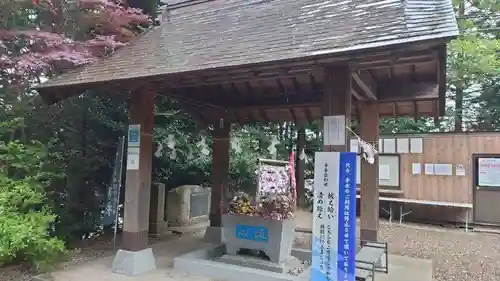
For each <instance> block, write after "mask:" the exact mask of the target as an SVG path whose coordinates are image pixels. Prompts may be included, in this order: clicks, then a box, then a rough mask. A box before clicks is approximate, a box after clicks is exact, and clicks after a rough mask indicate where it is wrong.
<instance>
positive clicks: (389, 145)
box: [384, 139, 396, 153]
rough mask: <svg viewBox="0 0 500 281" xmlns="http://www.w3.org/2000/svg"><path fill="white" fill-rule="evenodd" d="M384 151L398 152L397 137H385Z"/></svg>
mask: <svg viewBox="0 0 500 281" xmlns="http://www.w3.org/2000/svg"><path fill="white" fill-rule="evenodd" d="M384 153H396V140H395V139H384Z"/></svg>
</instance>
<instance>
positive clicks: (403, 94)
mask: <svg viewBox="0 0 500 281" xmlns="http://www.w3.org/2000/svg"><path fill="white" fill-rule="evenodd" d="M438 97H439V85H438V84H437V83H435V82H411V81H405V80H398V81H391V82H386V83H383V84H380V83H379V86H378V101H411V100H421V99H438Z"/></svg>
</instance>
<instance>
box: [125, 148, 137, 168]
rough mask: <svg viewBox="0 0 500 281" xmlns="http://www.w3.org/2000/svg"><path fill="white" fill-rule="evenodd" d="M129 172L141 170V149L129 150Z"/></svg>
mask: <svg viewBox="0 0 500 281" xmlns="http://www.w3.org/2000/svg"><path fill="white" fill-rule="evenodd" d="M127 170H139V147H129V148H128V149H127Z"/></svg>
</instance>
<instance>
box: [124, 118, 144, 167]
mask: <svg viewBox="0 0 500 281" xmlns="http://www.w3.org/2000/svg"><path fill="white" fill-rule="evenodd" d="M140 146H141V125H140V124H131V125H129V126H128V143H127V170H139V154H140Z"/></svg>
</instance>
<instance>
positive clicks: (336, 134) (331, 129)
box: [323, 115, 346, 145]
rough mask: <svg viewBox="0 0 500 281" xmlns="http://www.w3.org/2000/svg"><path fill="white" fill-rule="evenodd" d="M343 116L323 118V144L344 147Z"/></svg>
mask: <svg viewBox="0 0 500 281" xmlns="http://www.w3.org/2000/svg"><path fill="white" fill-rule="evenodd" d="M345 125H346V124H345V116H344V115H334V116H325V117H324V119H323V134H324V135H323V144H324V145H345V144H346V143H345Z"/></svg>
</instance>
